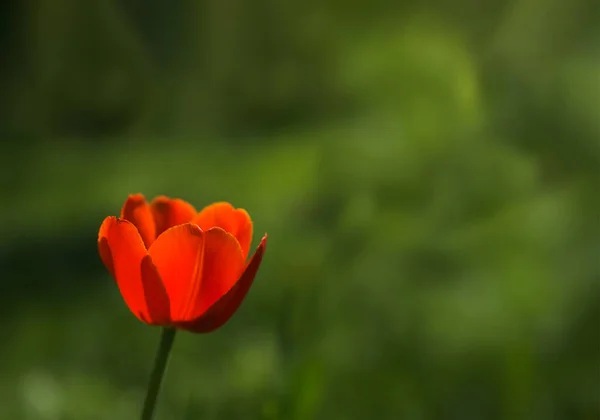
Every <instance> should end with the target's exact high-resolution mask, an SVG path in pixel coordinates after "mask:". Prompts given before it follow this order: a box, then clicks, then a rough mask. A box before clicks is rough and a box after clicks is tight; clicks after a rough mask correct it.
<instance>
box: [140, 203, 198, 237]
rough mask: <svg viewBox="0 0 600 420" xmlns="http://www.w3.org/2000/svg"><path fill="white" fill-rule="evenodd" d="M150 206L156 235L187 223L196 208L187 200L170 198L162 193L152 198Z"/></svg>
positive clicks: (194, 213)
mask: <svg viewBox="0 0 600 420" xmlns="http://www.w3.org/2000/svg"><path fill="white" fill-rule="evenodd" d="M150 207H151V208H152V214H153V215H154V223H155V225H156V236H158V235H160V234H161V233H163V232H164V231H165V230H167V229H169V228H170V227H173V226H177V225H182V224H184V223H188V222H189V221H190V220H192V218H193V217H194V216H195V215H196V209H195V208H194V206H192V205H191V204H190V203H188V202H187V201H184V200H181V199H179V198H176V199H171V198H169V197H165V196H164V195H162V196H160V197H156V198H155V199H154V200H152V203H151V204H150Z"/></svg>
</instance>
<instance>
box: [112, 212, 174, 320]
mask: <svg viewBox="0 0 600 420" xmlns="http://www.w3.org/2000/svg"><path fill="white" fill-rule="evenodd" d="M103 225H104V226H103V227H104V228H103V229H102V228H101V230H102V231H103V233H104V234H105V236H103V238H105V241H106V242H105V243H106V245H107V246H108V249H109V250H110V255H111V258H112V264H113V265H112V267H113V276H114V278H115V280H116V282H117V285H118V286H119V290H120V291H121V295H122V296H123V299H124V300H125V303H126V304H127V306H128V307H129V309H130V310H131V312H133V314H134V315H136V316H137V317H138V318H139V319H140V320H142V321H144V322H146V323H149V324H159V325H164V324H166V323H168V321H169V300H168V296H167V293H166V291H165V288H164V286H163V284H162V281H161V279H160V277H159V276H158V272H157V271H156V268H155V267H154V266H153V265H152V264H151V261H150V260H149V259H148V257H147V252H146V248H145V247H144V243H143V242H142V238H141V237H140V234H139V232H138V229H137V228H136V227H135V226H134V225H133V224H132V223H131V222H129V221H127V220H125V219H117V218H114V217H109V218H107V219H106V220H105V223H103Z"/></svg>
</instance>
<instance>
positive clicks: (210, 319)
mask: <svg viewBox="0 0 600 420" xmlns="http://www.w3.org/2000/svg"><path fill="white" fill-rule="evenodd" d="M266 246H267V235H265V236H264V237H263V238H262V240H261V241H260V245H258V248H257V249H256V252H255V253H254V255H253V256H252V259H251V260H250V262H249V263H248V265H247V267H246V270H245V271H244V273H243V274H242V276H241V277H240V279H239V280H238V281H237V282H236V284H235V285H234V286H233V287H232V288H231V289H230V290H229V291H228V292H227V293H226V294H225V295H223V296H222V297H221V298H220V299H219V300H218V301H217V302H216V303H215V304H214V305H212V306H211V307H210V308H209V309H208V310H207V311H206V312H205V313H204V314H202V315H201V316H200V317H198V318H197V319H195V320H193V321H191V322H186V323H180V324H178V326H179V327H181V328H184V329H187V330H189V331H192V332H195V333H208V332H211V331H214V330H216V329H217V328H219V327H221V326H222V325H223V324H225V323H226V322H227V321H228V320H229V318H231V316H232V315H233V314H234V313H235V312H236V311H237V309H238V308H239V306H240V304H241V303H242V301H243V300H244V298H245V297H246V294H247V293H248V290H250V286H252V282H253V281H254V277H255V276H256V272H257V271H258V268H259V267H260V263H261V262H262V258H263V255H264V253H265V248H266Z"/></svg>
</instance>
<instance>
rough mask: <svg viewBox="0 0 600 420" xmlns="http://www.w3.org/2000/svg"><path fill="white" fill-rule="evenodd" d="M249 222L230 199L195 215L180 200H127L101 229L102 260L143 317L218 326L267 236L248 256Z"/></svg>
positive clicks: (199, 327)
mask: <svg viewBox="0 0 600 420" xmlns="http://www.w3.org/2000/svg"><path fill="white" fill-rule="evenodd" d="M251 242H252V220H251V219H250V216H249V215H248V213H247V212H246V211H245V210H243V209H236V208H234V207H233V206H232V205H231V204H229V203H224V202H221V203H215V204H211V205H209V206H207V207H205V208H204V209H202V210H201V211H200V212H197V211H196V209H195V208H194V207H193V206H192V205H191V204H189V203H187V202H185V201H183V200H180V199H171V198H168V197H164V196H160V197H157V198H155V199H154V200H153V201H152V202H151V203H148V202H147V201H146V199H145V198H144V196H142V195H141V194H136V195H130V196H129V197H128V198H127V201H126V202H125V204H124V206H123V208H122V209H121V215H120V217H119V218H117V217H114V216H109V217H107V218H106V219H104V221H103V222H102V225H101V226H100V231H99V233H98V251H99V253H100V258H101V259H102V262H103V263H104V265H105V266H106V268H107V269H108V271H109V272H110V274H111V275H112V277H113V278H114V279H115V281H116V283H117V285H118V287H119V290H120V292H121V295H122V296H123V299H124V300H125V303H126V304H127V306H128V307H129V309H130V310H131V312H133V314H134V315H136V316H137V317H138V318H139V319H140V320H141V321H143V322H145V323H147V324H151V325H160V326H165V327H175V328H180V329H184V330H188V331H191V332H195V333H207V332H211V331H214V330H215V329H217V328H219V327H220V326H222V325H223V324H225V322H227V321H228V320H229V318H231V316H232V315H233V314H234V313H235V311H236V310H237V309H238V307H239V306H240V304H241V302H242V301H243V299H244V297H245V296H246V293H247V292H248V290H249V289H250V286H251V285H252V282H253V281H254V277H255V275H256V272H257V271H258V267H259V266H260V263H261V261H262V257H263V254H264V252H265V247H266V244H267V235H266V234H265V236H264V237H263V238H262V240H261V241H260V244H259V245H258V248H257V249H256V251H255V252H254V254H253V255H252V257H251V258H250V259H249V260H248V261H247V259H248V254H249V251H250V245H251Z"/></svg>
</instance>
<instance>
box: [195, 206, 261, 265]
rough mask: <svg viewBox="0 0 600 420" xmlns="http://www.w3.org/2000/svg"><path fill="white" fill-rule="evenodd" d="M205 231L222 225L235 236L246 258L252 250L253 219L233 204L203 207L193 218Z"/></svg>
mask: <svg viewBox="0 0 600 420" xmlns="http://www.w3.org/2000/svg"><path fill="white" fill-rule="evenodd" d="M192 223H195V224H197V225H198V226H200V228H201V229H202V230H204V231H206V230H208V229H210V228H212V227H215V226H216V227H220V228H222V229H223V230H225V231H226V232H229V233H231V234H232V235H233V236H235V237H236V238H237V240H238V242H239V243H240V246H241V247H242V253H243V255H244V260H245V259H246V258H247V257H248V252H250V244H251V242H252V219H250V216H249V215H248V213H247V212H246V210H244V209H236V208H234V207H233V206H232V205H231V204H229V203H225V202H220V203H214V204H211V205H210V206H207V207H205V208H203V209H202V210H201V211H200V213H198V214H197V215H196V216H195V217H194V218H193V219H192Z"/></svg>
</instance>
